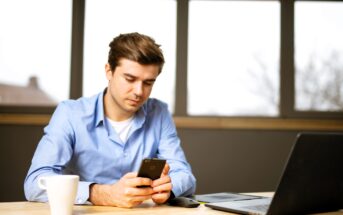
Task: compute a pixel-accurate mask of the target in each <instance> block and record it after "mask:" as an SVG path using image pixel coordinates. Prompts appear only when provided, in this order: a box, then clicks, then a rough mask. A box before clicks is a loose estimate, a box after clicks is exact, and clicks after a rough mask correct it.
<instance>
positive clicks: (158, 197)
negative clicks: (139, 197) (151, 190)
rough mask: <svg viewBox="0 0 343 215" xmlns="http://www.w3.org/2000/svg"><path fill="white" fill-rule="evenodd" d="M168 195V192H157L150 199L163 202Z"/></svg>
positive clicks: (159, 202)
mask: <svg viewBox="0 0 343 215" xmlns="http://www.w3.org/2000/svg"><path fill="white" fill-rule="evenodd" d="M169 196H170V192H167V193H157V194H154V195H152V197H151V199H152V200H153V201H154V202H155V203H157V204H163V203H165V202H166V201H167V200H168V199H169Z"/></svg>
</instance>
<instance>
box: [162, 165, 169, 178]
mask: <svg viewBox="0 0 343 215" xmlns="http://www.w3.org/2000/svg"><path fill="white" fill-rule="evenodd" d="M169 170H170V166H169V164H168V163H166V164H165V165H164V168H163V171H162V174H161V177H162V176H163V175H168V173H169Z"/></svg>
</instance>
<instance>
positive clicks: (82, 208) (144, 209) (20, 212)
mask: <svg viewBox="0 0 343 215" xmlns="http://www.w3.org/2000/svg"><path fill="white" fill-rule="evenodd" d="M49 210H50V209H49V204H47V203H38V202H2V203H0V214H1V215H5V214H6V215H43V214H44V215H48V214H49V213H50V212H49ZM77 214H90V215H97V214H123V215H126V214H147V215H148V214H149V215H155V214H159V215H161V214H162V215H174V214H175V215H184V214H185V215H186V214H187V215H192V214H195V215H223V214H228V213H226V212H221V211H216V210H212V209H210V208H207V207H205V206H204V205H200V206H199V207H197V208H181V207H172V206H167V205H156V204H154V203H153V202H152V201H147V202H144V203H143V204H142V205H140V206H138V207H135V208H131V209H126V208H117V207H105V206H91V205H75V206H74V212H73V215H77Z"/></svg>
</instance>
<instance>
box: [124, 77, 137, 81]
mask: <svg viewBox="0 0 343 215" xmlns="http://www.w3.org/2000/svg"><path fill="white" fill-rule="evenodd" d="M125 80H126V81H127V82H134V81H135V79H134V78H132V77H125Z"/></svg>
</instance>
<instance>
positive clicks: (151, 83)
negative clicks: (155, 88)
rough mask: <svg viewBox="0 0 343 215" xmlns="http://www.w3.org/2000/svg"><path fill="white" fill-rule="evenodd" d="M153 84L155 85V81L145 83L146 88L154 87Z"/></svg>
mask: <svg viewBox="0 0 343 215" xmlns="http://www.w3.org/2000/svg"><path fill="white" fill-rule="evenodd" d="M153 84H154V82H153V81H145V82H144V85H146V86H152V85H153Z"/></svg>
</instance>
